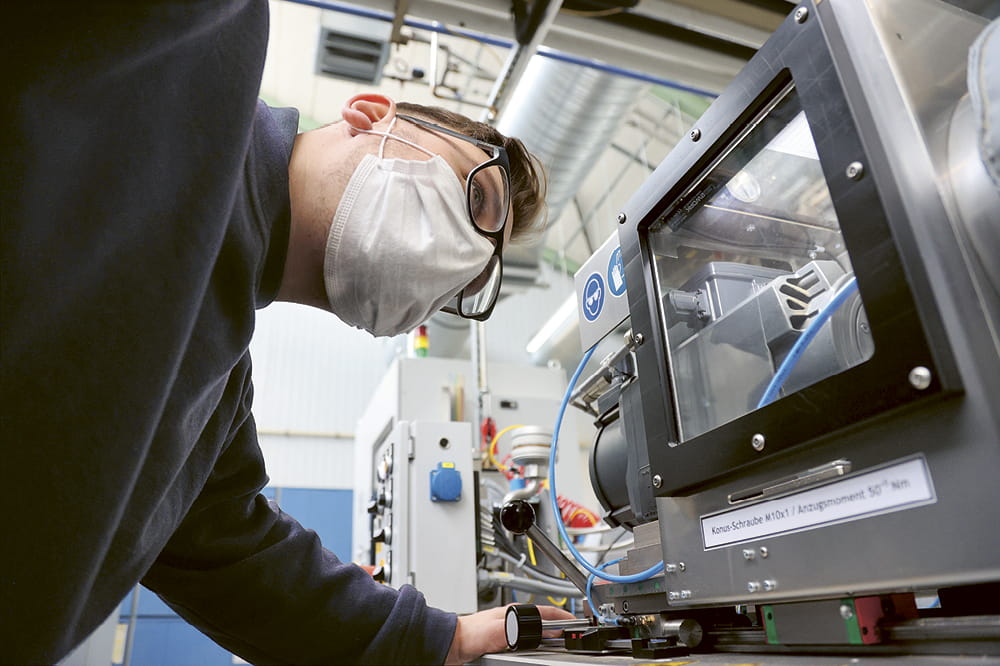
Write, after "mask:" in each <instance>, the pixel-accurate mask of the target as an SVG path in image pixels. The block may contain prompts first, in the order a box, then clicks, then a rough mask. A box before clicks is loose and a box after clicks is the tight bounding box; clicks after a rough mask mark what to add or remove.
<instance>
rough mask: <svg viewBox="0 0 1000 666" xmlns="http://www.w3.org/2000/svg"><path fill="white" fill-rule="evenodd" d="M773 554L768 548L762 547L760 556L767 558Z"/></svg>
mask: <svg viewBox="0 0 1000 666" xmlns="http://www.w3.org/2000/svg"><path fill="white" fill-rule="evenodd" d="M770 554H771V553H770V552H769V551H768V550H767V546H761V547H760V556H761V557H764V558H766V557H767V556H768V555H770Z"/></svg>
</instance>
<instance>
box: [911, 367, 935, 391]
mask: <svg viewBox="0 0 1000 666" xmlns="http://www.w3.org/2000/svg"><path fill="white" fill-rule="evenodd" d="M910 384H911V385H912V386H913V388H915V389H917V390H918V391H923V390H924V389H926V388H928V387H929V386H930V385H931V371H930V370H928V369H927V368H925V367H924V366H922V365H918V366H917V367H915V368H913V370H910Z"/></svg>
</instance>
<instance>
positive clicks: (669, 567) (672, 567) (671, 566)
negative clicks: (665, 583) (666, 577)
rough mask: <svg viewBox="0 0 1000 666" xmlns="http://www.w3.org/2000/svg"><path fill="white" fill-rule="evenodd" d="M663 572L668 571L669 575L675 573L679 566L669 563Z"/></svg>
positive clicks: (664, 566) (665, 565)
mask: <svg viewBox="0 0 1000 666" xmlns="http://www.w3.org/2000/svg"><path fill="white" fill-rule="evenodd" d="M663 570H664V571H666V572H667V573H674V572H675V571H677V565H676V564H674V563H673V562H667V563H666V564H664V565H663Z"/></svg>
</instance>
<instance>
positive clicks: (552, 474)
mask: <svg viewBox="0 0 1000 666" xmlns="http://www.w3.org/2000/svg"><path fill="white" fill-rule="evenodd" d="M596 348H597V345H594V346H593V347H591V348H590V349H588V350H587V353H586V354H584V355H583V358H582V359H581V360H580V365H578V366H577V368H576V372H574V373H573V377H572V379H570V380H569V386H567V387H566V395H564V396H563V399H562V404H560V405H559V414H558V415H557V416H556V425H555V428H554V429H553V432H552V446H551V447H549V500H550V501H551V503H552V515H554V516H556V521H555V522H556V527H558V528H559V536H560V537H562V540H563V543H565V544H566V546H567V547H568V548H569V552H570V553H572V554H573V558H574V559H575V560H576V561H577V562H578V563H579V564H580V566H582V567H583V568H584V569H586V570H587V571H589V572H590V573H591V574H593V575H594V576H596V577H598V578H603V579H604V580H607V581H611V582H612V583H638V582H640V581H644V580H646V579H648V578H652V577H653V576H655V575H656V574H658V573H660V572H661V571H663V562H659V563H658V564H655V565H653V566H652V567H650V568H648V569H646V570H645V571H640V572H639V573H637V574H631V575H629V576H617V575H614V574H609V573H604V572H603V571H601V570H600V569H597V568H595V567H594V565H592V564H591V563H590V562H588V561H587V560H586V559H585V558H584V557H583V555H581V554H580V551H578V550H577V549H576V546H574V545H573V540H572V539H570V538H569V534H567V533H566V526H565V525H563V521H562V520H561V519H560V516H561V515H562V512H561V511H559V503H558V502H556V497H557V496H558V493H557V492H556V446H557V445H558V442H559V429H560V428H562V421H563V416H564V415H565V414H566V407H567V406H568V405H569V399H570V396H571V395H572V394H573V389H574V388H575V387H576V383H577V381H579V379H580V373H582V372H583V367H584V366H585V365H587V362H588V361H590V357H591V356H593V355H594V349H596Z"/></svg>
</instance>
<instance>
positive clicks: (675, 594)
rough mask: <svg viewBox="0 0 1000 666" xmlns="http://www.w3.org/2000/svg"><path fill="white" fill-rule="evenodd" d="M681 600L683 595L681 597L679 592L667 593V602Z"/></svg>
mask: <svg viewBox="0 0 1000 666" xmlns="http://www.w3.org/2000/svg"><path fill="white" fill-rule="evenodd" d="M680 598H681V595H680V593H679V592H668V593H667V600H668V601H677V600H678V599H680Z"/></svg>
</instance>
